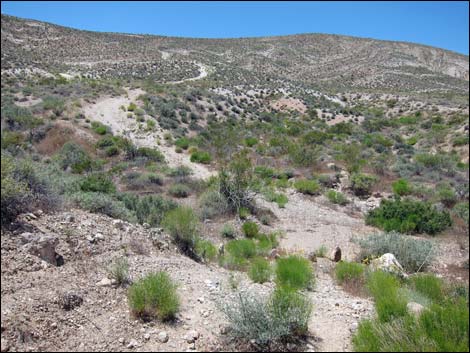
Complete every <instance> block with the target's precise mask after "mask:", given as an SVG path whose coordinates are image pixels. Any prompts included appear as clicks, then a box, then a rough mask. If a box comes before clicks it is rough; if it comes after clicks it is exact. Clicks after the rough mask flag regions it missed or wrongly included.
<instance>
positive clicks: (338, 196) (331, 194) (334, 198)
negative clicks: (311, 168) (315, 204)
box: [326, 190, 349, 206]
mask: <svg viewBox="0 0 470 353" xmlns="http://www.w3.org/2000/svg"><path fill="white" fill-rule="evenodd" d="M326 197H327V198H328V200H330V202H333V203H335V204H338V205H341V206H344V205H347V204H348V203H349V200H348V199H347V198H346V196H344V194H343V193H341V192H339V191H335V190H328V192H327V193H326Z"/></svg>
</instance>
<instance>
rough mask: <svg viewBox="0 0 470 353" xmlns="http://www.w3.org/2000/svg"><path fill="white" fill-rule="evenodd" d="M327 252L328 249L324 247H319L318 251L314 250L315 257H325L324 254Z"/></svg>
mask: <svg viewBox="0 0 470 353" xmlns="http://www.w3.org/2000/svg"><path fill="white" fill-rule="evenodd" d="M327 252H328V248H327V247H326V245H321V246H320V247H319V248H318V249H316V250H315V252H314V254H315V255H316V256H317V257H326V254H327Z"/></svg>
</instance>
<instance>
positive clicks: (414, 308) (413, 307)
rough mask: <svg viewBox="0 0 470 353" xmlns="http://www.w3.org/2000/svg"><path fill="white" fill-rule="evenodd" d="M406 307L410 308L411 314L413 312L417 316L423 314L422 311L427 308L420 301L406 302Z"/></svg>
mask: <svg viewBox="0 0 470 353" xmlns="http://www.w3.org/2000/svg"><path fill="white" fill-rule="evenodd" d="M406 309H407V310H408V312H409V313H410V314H413V315H415V316H419V315H421V313H422V311H423V310H424V309H425V308H424V306H422V305H421V304H419V303H415V302H409V303H408V304H406Z"/></svg>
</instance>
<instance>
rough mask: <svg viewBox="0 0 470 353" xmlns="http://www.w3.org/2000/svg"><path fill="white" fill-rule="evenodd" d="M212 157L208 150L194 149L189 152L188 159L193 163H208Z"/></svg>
mask: <svg viewBox="0 0 470 353" xmlns="http://www.w3.org/2000/svg"><path fill="white" fill-rule="evenodd" d="M211 160H212V158H211V155H210V154H209V152H202V151H196V152H193V153H192V154H191V158H190V161H191V162H194V163H202V164H209V163H210V162H211Z"/></svg>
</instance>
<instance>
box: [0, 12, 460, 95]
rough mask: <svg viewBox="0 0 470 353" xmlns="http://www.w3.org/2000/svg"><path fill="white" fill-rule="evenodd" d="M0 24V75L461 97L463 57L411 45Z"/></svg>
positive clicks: (330, 38)
mask: <svg viewBox="0 0 470 353" xmlns="http://www.w3.org/2000/svg"><path fill="white" fill-rule="evenodd" d="M1 22H2V44H1V48H2V60H1V63H2V64H1V66H2V72H4V71H9V72H18V70H26V69H29V70H38V69H39V70H45V71H51V72H57V70H59V71H60V72H69V73H73V74H76V73H80V74H82V75H87V76H91V77H134V78H142V77H151V78H152V79H155V80H157V81H160V82H167V81H177V80H181V79H184V78H190V77H194V76H197V73H198V66H197V65H196V63H202V64H204V65H206V66H207V67H209V68H210V72H211V73H212V79H213V80H214V81H215V82H217V81H222V82H224V83H231V84H252V83H257V84H260V83H263V84H266V85H269V86H271V87H272V86H273V85H274V84H275V83H281V82H286V81H289V82H295V83H296V84H298V85H303V86H305V87H323V88H328V89H331V90H334V91H337V90H342V91H351V90H356V91H357V90H368V89H374V90H384V91H390V90H394V91H395V92H397V91H425V92H428V91H430V92H432V91H440V92H447V91H456V92H461V93H462V92H463V93H465V92H468V78H469V71H468V64H469V61H468V56H465V55H461V54H458V53H454V52H450V51H447V50H443V49H438V48H433V47H429V46H423V45H418V44H412V43H402V42H391V41H380V40H374V39H366V38H355V37H347V36H339V35H326V34H301V35H291V36H280V37H264V38H241V39H191V38H173V37H162V36H152V35H134V34H132V35H131V34H117V33H99V32H90V31H81V30H75V29H71V28H66V27H61V26H57V25H53V24H50V23H45V22H39V21H33V20H25V19H19V18H15V17H11V16H6V15H2V21H1ZM15 70H16V71H15Z"/></svg>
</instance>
